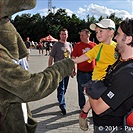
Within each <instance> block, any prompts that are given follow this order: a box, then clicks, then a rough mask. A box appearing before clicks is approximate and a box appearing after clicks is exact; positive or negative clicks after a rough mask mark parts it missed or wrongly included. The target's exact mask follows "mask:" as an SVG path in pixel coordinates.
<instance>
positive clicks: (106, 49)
mask: <svg viewBox="0 0 133 133" xmlns="http://www.w3.org/2000/svg"><path fill="white" fill-rule="evenodd" d="M102 45H103V46H102ZM101 46H102V49H101V53H100V58H99V61H97V62H96V66H95V68H94V70H93V75H92V80H102V79H103V77H105V75H106V69H107V68H108V66H109V65H112V64H114V62H115V61H116V60H117V58H118V56H117V53H116V52H115V48H116V42H114V41H112V43H111V44H104V43H100V44H98V45H97V46H95V47H94V48H92V49H91V50H89V51H88V52H87V53H85V54H86V55H87V56H88V57H89V60H88V62H89V63H90V62H91V61H92V60H93V59H96V58H97V55H98V52H99V50H100V47H101Z"/></svg>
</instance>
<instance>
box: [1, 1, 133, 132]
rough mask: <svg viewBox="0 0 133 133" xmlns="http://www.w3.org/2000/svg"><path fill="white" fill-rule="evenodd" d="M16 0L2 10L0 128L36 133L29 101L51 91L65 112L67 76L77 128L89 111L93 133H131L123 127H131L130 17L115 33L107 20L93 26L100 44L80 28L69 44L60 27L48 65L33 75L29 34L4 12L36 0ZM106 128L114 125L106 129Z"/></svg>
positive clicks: (132, 28)
mask: <svg viewBox="0 0 133 133" xmlns="http://www.w3.org/2000/svg"><path fill="white" fill-rule="evenodd" d="M19 2H20V3H21V4H19V6H18V7H17V9H16V8H14V9H15V11H14V10H11V11H9V12H7V11H8V9H9V10H10V9H11V8H10V5H11V3H10V1H8V2H7V3H6V6H4V8H5V9H3V12H0V35H1V38H2V39H1V40H0V57H1V63H0V72H1V76H0V132H1V133H9V132H12V133H19V132H23V133H35V130H36V126H37V122H36V121H35V120H34V119H33V118H32V115H31V112H30V109H29V107H28V102H32V101H35V100H39V99H42V98H45V97H47V96H48V95H50V94H51V93H52V92H53V91H54V90H55V89H57V100H58V102H59V108H60V113H61V115H63V116H65V115H66V114H67V107H66V101H65V93H66V91H67V87H68V83H69V77H70V76H71V77H74V76H76V77H77V84H78V89H77V90H78V99H79V103H78V105H79V109H80V110H81V112H80V114H79V126H80V128H81V129H82V130H88V122H87V114H88V112H89V110H90V109H92V115H93V122H94V133H132V131H128V130H125V126H129V127H130V126H133V124H132V123H133V118H131V117H130V116H131V115H130V114H132V113H133V111H132V109H133V82H132V81H133V19H128V18H127V19H125V20H123V21H122V22H121V23H120V25H119V27H118V29H117V32H116V36H115V37H114V32H115V31H116V27H115V23H114V22H113V21H112V20H111V19H102V20H101V21H99V22H98V23H94V24H91V25H90V27H89V28H90V29H91V30H94V31H95V32H96V38H97V40H98V41H99V44H96V43H94V42H91V41H90V40H89V37H90V31H89V30H88V29H83V30H81V32H80V40H81V41H80V42H78V43H76V44H75V45H74V47H73V46H72V44H71V43H69V42H68V41H67V39H68V30H67V29H66V28H63V29H61V31H60V39H59V41H57V42H55V43H54V45H53V46H52V49H51V51H50V53H48V54H49V59H48V67H47V68H46V69H45V70H43V71H42V72H39V73H33V74H31V73H30V72H29V71H28V67H29V66H28V62H27V61H28V60H29V55H30V51H31V47H30V46H31V42H30V38H29V37H27V38H26V41H25V43H24V41H23V40H22V38H21V36H20V35H19V33H18V32H17V31H16V29H15V27H14V26H13V25H12V23H11V22H10V21H9V18H8V16H10V15H13V14H14V12H18V11H20V10H26V9H30V8H33V7H34V6H35V1H34V0H33V1H30V2H29V1H28V2H27V1H25V2H24V3H23V1H21V0H20V1H19ZM2 4H3V3H2ZM4 4H5V3H4ZM23 4H24V5H23ZM0 6H2V5H0ZM5 31H7V32H5ZM7 33H8V36H7ZM3 38H6V39H5V40H4V42H3ZM113 40H115V41H116V42H115V41H113ZM38 45H40V47H39V54H43V48H42V47H43V46H42V43H41V42H39V44H38ZM41 50H42V53H41ZM47 50H48V49H47ZM46 54H47V53H46ZM85 95H87V96H88V99H86V98H85ZM129 112H130V113H129ZM129 120H130V121H129ZM101 127H102V130H101ZM108 127H115V128H112V130H111V131H110V130H109V131H108V130H107V128H108Z"/></svg>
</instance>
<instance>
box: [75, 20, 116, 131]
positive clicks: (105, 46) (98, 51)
mask: <svg viewBox="0 0 133 133" xmlns="http://www.w3.org/2000/svg"><path fill="white" fill-rule="evenodd" d="M90 29H91V30H94V31H95V32H96V37H97V39H98V41H99V42H101V43H100V44H98V45H97V46H95V47H94V48H93V49H91V50H90V51H88V52H87V53H85V54H83V55H82V56H80V57H79V58H76V59H74V62H75V63H81V62H83V61H86V60H88V62H89V63H90V62H91V61H92V60H93V59H96V66H95V68H94V70H93V75H92V80H93V81H94V80H102V79H103V77H104V76H105V75H106V69H107V68H108V66H109V65H112V64H114V62H115V61H116V60H117V58H118V56H117V53H116V51H115V48H116V42H114V41H113V40H112V38H113V36H114V31H115V23H114V22H113V21H112V20H111V19H102V20H101V21H100V22H99V23H95V24H91V25H90ZM90 108H91V106H90V103H89V100H88V101H87V102H86V104H85V106H84V108H83V109H82V111H81V113H80V115H79V125H80V128H81V129H82V130H88V123H87V114H88V111H89V110H90Z"/></svg>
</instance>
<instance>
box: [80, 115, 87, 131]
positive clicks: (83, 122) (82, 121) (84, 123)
mask: <svg viewBox="0 0 133 133" xmlns="http://www.w3.org/2000/svg"><path fill="white" fill-rule="evenodd" d="M79 126H80V128H81V129H82V130H84V131H86V130H88V121H87V117H86V118H85V119H84V118H81V117H80V116H79Z"/></svg>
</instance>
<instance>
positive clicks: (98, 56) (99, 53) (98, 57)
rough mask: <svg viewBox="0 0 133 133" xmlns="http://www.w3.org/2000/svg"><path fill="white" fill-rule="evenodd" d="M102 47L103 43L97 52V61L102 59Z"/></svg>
mask: <svg viewBox="0 0 133 133" xmlns="http://www.w3.org/2000/svg"><path fill="white" fill-rule="evenodd" d="M102 47H103V45H102V46H101V47H100V49H99V51H98V54H97V57H96V62H97V61H99V59H100V55H101V50H102Z"/></svg>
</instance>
